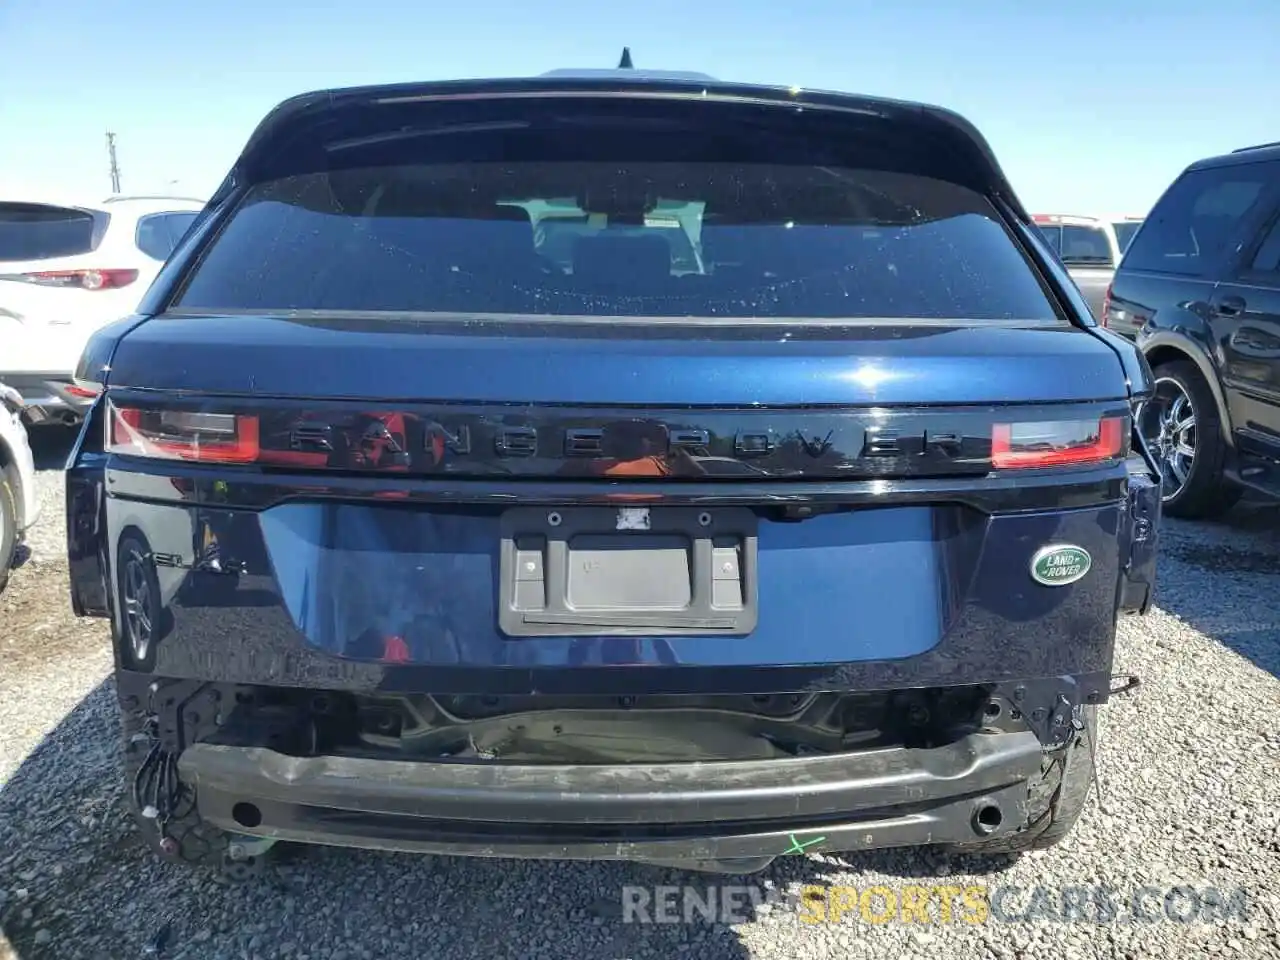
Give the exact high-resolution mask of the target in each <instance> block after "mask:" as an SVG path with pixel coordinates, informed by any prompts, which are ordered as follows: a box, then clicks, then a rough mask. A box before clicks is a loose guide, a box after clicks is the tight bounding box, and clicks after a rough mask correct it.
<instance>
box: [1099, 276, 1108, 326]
mask: <svg viewBox="0 0 1280 960" xmlns="http://www.w3.org/2000/svg"><path fill="white" fill-rule="evenodd" d="M1098 322H1099V323H1100V324H1102V325H1103V326H1104V327H1105V326H1108V325H1110V323H1111V284H1109V283H1108V284H1107V290H1106V292H1105V293H1104V294H1103V295H1102V316H1100V317H1099V318H1098Z"/></svg>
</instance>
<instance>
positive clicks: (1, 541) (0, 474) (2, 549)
mask: <svg viewBox="0 0 1280 960" xmlns="http://www.w3.org/2000/svg"><path fill="white" fill-rule="evenodd" d="M17 550H18V496H17V489H16V485H15V484H14V482H13V479H12V478H11V477H10V476H9V472H8V469H7V468H5V467H2V466H0V590H3V589H4V586H5V584H6V583H8V582H9V570H10V569H11V568H12V567H13V558H14V556H15V555H16V554H17Z"/></svg>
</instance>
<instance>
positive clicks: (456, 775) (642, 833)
mask: <svg viewBox="0 0 1280 960" xmlns="http://www.w3.org/2000/svg"><path fill="white" fill-rule="evenodd" d="M1041 758H1042V746H1041V743H1040V740H1039V739H1037V737H1036V735H1035V734H1033V733H1031V732H1019V733H977V734H971V735H969V736H967V737H963V738H961V739H959V740H956V741H954V742H952V743H949V744H947V745H945V746H938V747H932V748H920V749H912V748H905V747H894V748H882V749H875V750H866V751H858V752H849V753H840V754H830V755H822V756H810V757H793V758H786V759H768V760H757V761H716V762H682V763H657V764H654V763H628V764H624V765H607V766H606V765H592V766H568V765H547V764H530V765H517V764H508V763H494V762H472V761H466V762H449V761H412V760H409V761H405V760H377V759H365V758H353V757H345V756H319V757H305V758H300V757H293V756H288V755H285V754H282V753H277V752H274V751H272V750H269V749H265V748H260V747H232V746H222V745H216V744H209V743H196V744H193V745H192V746H190V747H188V748H187V749H186V750H185V751H183V753H182V756H181V758H180V761H179V769H180V772H181V774H182V777H183V779H184V780H187V781H188V782H191V783H193V784H194V785H195V787H196V792H197V796H198V803H199V808H200V815H201V817H202V818H203V819H205V820H207V821H209V822H211V823H213V824H215V825H217V826H219V827H221V828H223V829H225V830H227V831H230V832H232V833H235V834H240V835H248V836H253V837H262V838H268V839H273V840H289V841H299V842H306V843H319V844H332V845H338V846H344V847H365V848H373V849H383V850H397V851H412V852H420V853H441V854H455V855H469V856H498V857H522V858H548V859H592V860H633V861H649V862H655V863H687V864H691V865H692V864H693V863H695V862H698V861H727V860H746V859H751V858H770V859H771V858H772V857H774V856H777V855H780V854H786V853H794V852H799V851H800V850H801V849H803V850H804V851H805V852H810V853H812V852H817V851H820V850H824V849H825V850H858V849H868V848H876V847H891V846H910V845H918V844H928V843H959V842H965V841H972V840H975V839H980V838H984V837H996V836H999V835H1002V834H1005V833H1009V832H1011V831H1014V830H1016V829H1018V827H1019V826H1020V825H1022V824H1023V823H1024V822H1025V818H1026V805H1027V782H1028V780H1029V779H1031V778H1033V777H1035V776H1036V775H1038V773H1039V771H1040V765H1041ZM819 837H820V838H822V839H821V841H820V842H816V843H815V842H814V841H815V840H816V838H819Z"/></svg>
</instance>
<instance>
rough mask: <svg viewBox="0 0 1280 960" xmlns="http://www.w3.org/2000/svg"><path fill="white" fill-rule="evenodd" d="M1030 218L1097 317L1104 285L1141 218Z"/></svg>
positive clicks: (1062, 216)
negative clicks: (1064, 266)
mask: <svg viewBox="0 0 1280 960" xmlns="http://www.w3.org/2000/svg"><path fill="white" fill-rule="evenodd" d="M1031 219H1032V220H1033V221H1034V222H1035V225H1036V229H1038V230H1039V231H1040V235H1041V236H1042V237H1044V239H1045V241H1046V242H1047V243H1048V244H1049V246H1050V247H1052V248H1053V250H1054V252H1055V253H1057V254H1058V256H1059V257H1060V258H1061V260H1062V262H1063V264H1065V265H1066V268H1067V272H1068V273H1069V274H1071V279H1072V280H1074V281H1075V284H1076V286H1077V287H1079V288H1080V292H1081V293H1082V294H1084V298H1085V300H1086V301H1087V302H1088V304H1089V310H1090V311H1091V312H1092V313H1093V316H1094V318H1095V319H1097V318H1099V317H1101V316H1102V307H1103V301H1104V299H1105V296H1106V291H1107V285H1108V284H1110V283H1111V278H1112V276H1114V274H1115V269H1116V266H1117V265H1118V264H1119V263H1120V258H1121V257H1123V256H1124V251H1125V249H1126V248H1127V247H1128V245H1129V242H1130V241H1131V240H1132V239H1133V236H1134V234H1135V233H1136V232H1137V230H1138V227H1139V226H1140V225H1141V224H1142V218H1141V217H1092V216H1090V217H1085V216H1072V215H1069V214H1056V213H1037V214H1034V215H1033V216H1032V218H1031Z"/></svg>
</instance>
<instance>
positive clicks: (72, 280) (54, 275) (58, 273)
mask: <svg viewBox="0 0 1280 960" xmlns="http://www.w3.org/2000/svg"><path fill="white" fill-rule="evenodd" d="M14 279H17V280H23V281H25V282H27V283H34V284H37V285H38V286H42V287H73V288H77V289H80V290H117V289H119V288H120V287H127V286H128V285H129V284H131V283H133V282H134V281H135V280H137V279H138V271H137V270H42V271H38V272H36V273H22V274H18V275H17V276H16V277H15V278H14Z"/></svg>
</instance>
